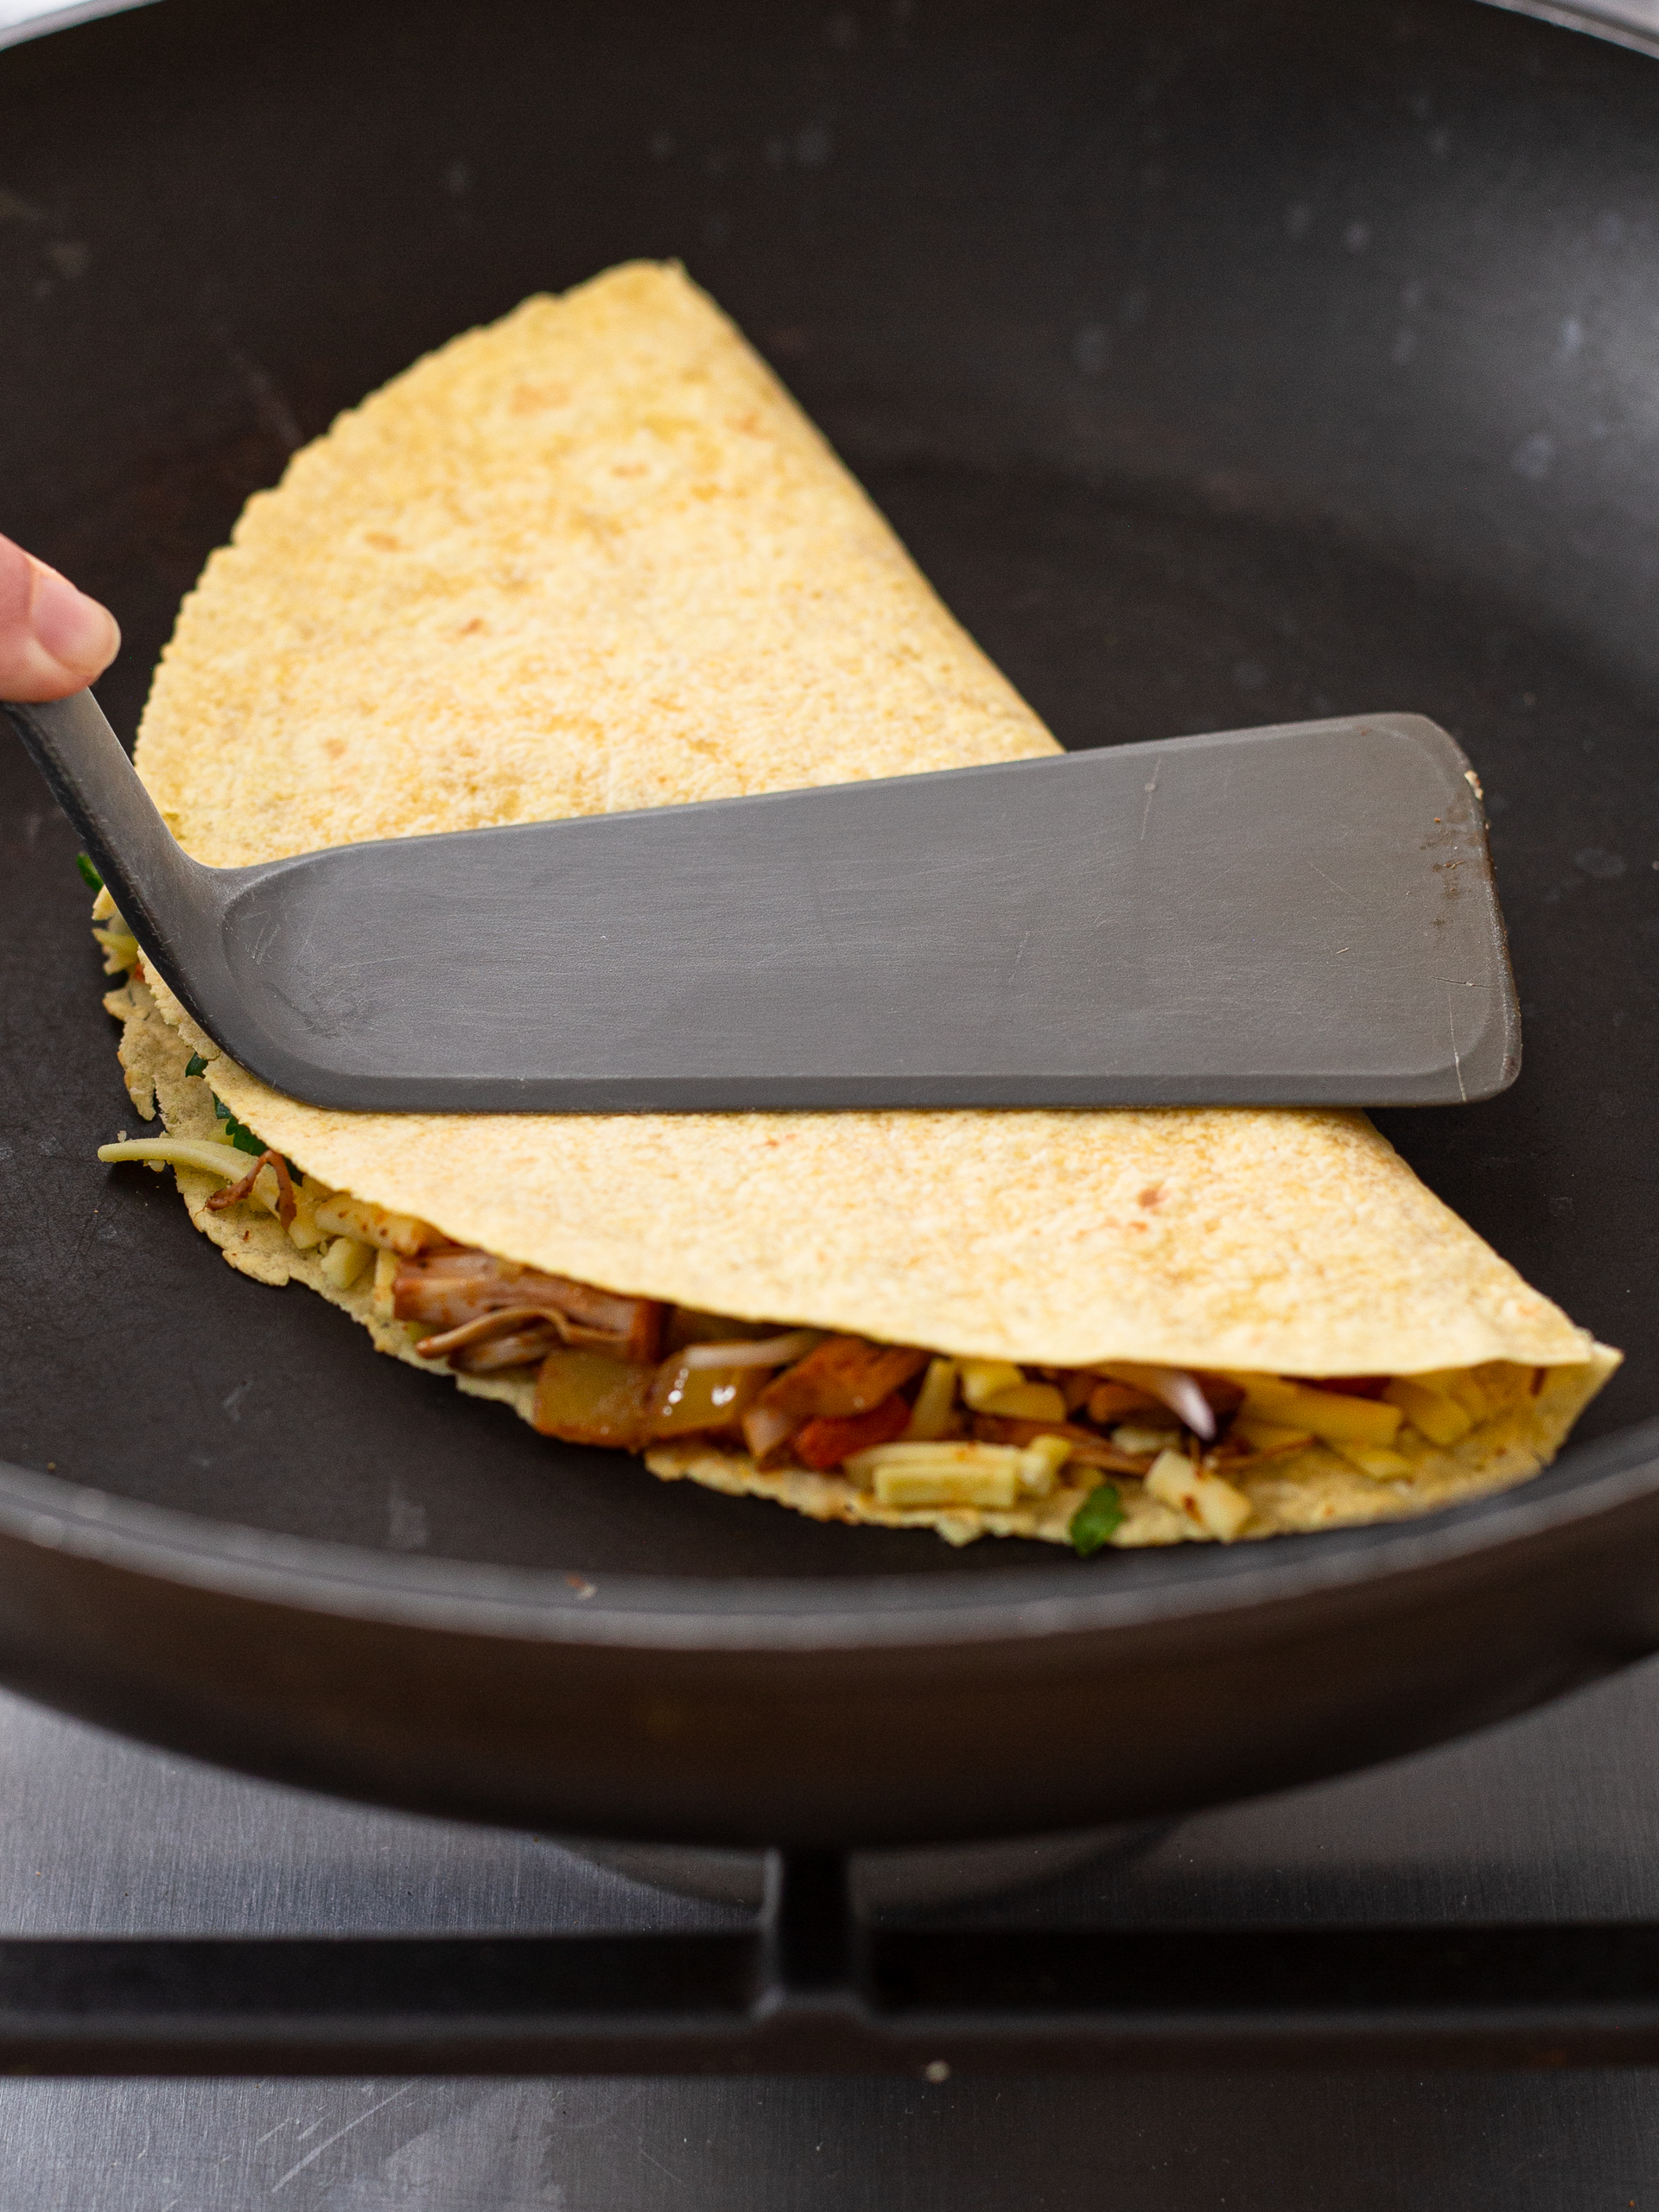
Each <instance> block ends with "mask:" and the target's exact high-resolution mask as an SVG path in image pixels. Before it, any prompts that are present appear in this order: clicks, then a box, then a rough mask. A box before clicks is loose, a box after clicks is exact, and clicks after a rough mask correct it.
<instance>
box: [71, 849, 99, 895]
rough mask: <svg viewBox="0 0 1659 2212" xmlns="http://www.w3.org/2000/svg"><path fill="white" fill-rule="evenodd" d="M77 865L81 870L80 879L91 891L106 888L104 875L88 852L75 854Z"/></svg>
mask: <svg viewBox="0 0 1659 2212" xmlns="http://www.w3.org/2000/svg"><path fill="white" fill-rule="evenodd" d="M75 866H76V867H77V868H79V870H80V880H81V881H82V882H83V883H84V884H85V885H86V888H87V889H88V890H89V891H101V890H102V889H103V888H104V879H103V877H102V876H101V875H100V874H99V872H98V870H97V869H96V868H94V867H93V866H92V861H91V859H90V857H89V856H88V855H86V853H77V854H76V855H75Z"/></svg>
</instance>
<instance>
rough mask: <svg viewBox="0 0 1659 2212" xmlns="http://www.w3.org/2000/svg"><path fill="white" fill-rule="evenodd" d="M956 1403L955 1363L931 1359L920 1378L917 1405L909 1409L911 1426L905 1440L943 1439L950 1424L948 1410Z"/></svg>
mask: <svg viewBox="0 0 1659 2212" xmlns="http://www.w3.org/2000/svg"><path fill="white" fill-rule="evenodd" d="M956 1402H957V1363H956V1361H955V1360H954V1359H930V1360H929V1362H928V1363H927V1372H926V1374H925V1376H923V1377H922V1387H921V1389H919V1390H918V1392H917V1393H916V1403H915V1405H914V1406H913V1407H912V1409H911V1415H910V1426H909V1427H907V1428H906V1431H905V1441H906V1443H921V1442H925V1441H927V1440H930V1439H932V1438H935V1437H940V1436H943V1435H944V1432H945V1430H946V1428H947V1427H949V1425H950V1409H951V1408H952V1407H953V1406H954V1405H955V1404H956Z"/></svg>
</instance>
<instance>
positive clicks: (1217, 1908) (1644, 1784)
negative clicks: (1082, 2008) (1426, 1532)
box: [0, 1662, 1659, 2212]
mask: <svg viewBox="0 0 1659 2212" xmlns="http://www.w3.org/2000/svg"><path fill="white" fill-rule="evenodd" d="M1030 1863H1031V1866H1033V1868H1037V1869H1040V1868H1041V1867H1042V1866H1044V1865H1045V1864H1048V1863H1052V1854H1046V1853H1043V1852H1041V1851H1039V1848H1038V1847H1032V1850H1031V1857H1030ZM875 1872H876V1878H877V1880H878V1881H879V1882H880V1883H881V1884H882V1885H885V1887H886V1889H887V1892H888V1893H889V1894H893V1893H895V1891H896V1890H897V1887H898V1884H897V1880H896V1876H899V1875H902V1873H903V1872H904V1870H903V1869H902V1868H901V1869H896V1870H895V1869H894V1868H893V1867H892V1866H887V1867H884V1868H881V1869H878V1870H875ZM979 1872H980V1870H979V1869H977V1868H976V1866H975V1865H974V1864H973V1861H972V1859H971V1857H963V1858H960V1859H957V1862H956V1864H955V1866H954V1869H953V1868H952V1866H950V1865H949V1864H941V1863H940V1862H936V1863H935V1865H934V1866H933V1868H932V1869H931V1874H932V1877H933V1878H934V1879H935V1880H938V1878H940V1877H941V1875H943V1877H944V1878H945V1879H947V1880H948V1879H950V1878H952V1876H953V1873H954V1877H955V1878H956V1879H957V1883H958V1885H960V1884H963V1883H971V1882H973V1881H974V1880H975V1879H976V1878H977V1876H978V1874H979ZM952 1916H953V1918H954V1919H955V1920H956V1921H957V1922H958V1923H960V1922H961V1921H962V1920H963V1918H964V1917H968V1918H972V1919H976V1920H977V1921H978V1922H980V1923H993V1924H994V1923H995V1922H996V1921H997V1920H999V1919H1009V1920H1012V1919H1015V1918H1017V1919H1019V1920H1020V1922H1022V1923H1026V1924H1027V1925H1029V1924H1031V1923H1033V1922H1038V1923H1045V1922H1046V1923H1056V1924H1059V1923H1064V1924H1079V1923H1096V1924H1098V1923H1101V1922H1103V1921H1104V1922H1111V1923H1132V1922H1136V1921H1146V1922H1155V1923H1160V1924H1162V1925H1165V1926H1169V1925H1177V1926H1194V1925H1197V1926H1203V1925H1205V1923H1228V1924H1230V1925H1232V1926H1235V1927H1236V1926H1238V1925H1240V1924H1242V1923H1249V1922H1252V1921H1255V1922H1263V1921H1265V1922H1271V1923H1276V1924H1278V1925H1281V1926H1283V1925H1286V1924H1301V1925H1315V1924H1326V1925H1329V1924H1332V1923H1341V1922H1344V1921H1349V1922H1353V1921H1366V1922H1370V1923H1373V1924H1375V1923H1378V1922H1383V1923H1395V1922H1402V1923H1413V1922H1415V1923H1421V1922H1424V1921H1441V1922H1444V1921H1452V1922H1456V1921H1458V1920H1460V1919H1467V1920H1482V1921H1487V1922H1501V1921H1516V1920H1529V1919H1534V1920H1547V1919H1601V1920H1610V1919H1612V1920H1618V1919H1627V1918H1628V1919H1637V1918H1643V1917H1645V1918H1648V1919H1655V1918H1659V1662H1655V1663H1654V1664H1652V1665H1649V1666H1646V1667H1643V1668H1641V1669H1633V1670H1632V1671H1630V1673H1628V1674H1626V1675H1623V1676H1621V1677H1619V1678H1618V1679H1617V1680H1615V1681H1612V1682H1611V1683H1608V1684H1605V1685H1604V1686H1602V1687H1600V1688H1596V1689H1594V1690H1592V1691H1587V1692H1585V1693H1583V1694H1580V1695H1579V1696H1577V1697H1574V1698H1570V1699H1567V1700H1564V1701H1562V1702H1560V1703H1559V1704H1557V1705H1555V1706H1554V1707H1550V1708H1548V1710H1546V1711H1545V1712H1543V1713H1539V1714H1535V1715H1534V1716H1532V1717H1531V1718H1529V1719H1525V1720H1522V1721H1519V1722H1516V1723H1513V1724H1511V1725H1510V1726H1506V1727H1503V1728H1501V1729H1497V1730H1494V1731H1492V1732H1490V1733H1488V1734H1486V1735H1484V1736H1481V1737H1478V1738H1473V1739H1471V1740H1469V1741H1467V1742H1465V1743H1464V1744H1462V1745H1455V1746H1452V1747H1450V1748H1447V1749H1446V1750H1443V1751H1436V1752H1433V1753H1431V1754H1428V1755H1427V1756H1426V1757H1422V1758H1415V1759H1412V1760H1408V1761H1404V1762H1402V1763H1401V1764H1397V1765H1394V1766H1390V1767H1387V1768H1382V1769H1376V1770H1372V1771H1370V1772H1369V1773H1367V1774H1364V1775H1361V1776H1358V1777H1354V1778H1352V1779H1350V1780H1348V1781H1344V1782H1342V1783H1331V1784H1327V1785H1325V1786H1323V1787H1321V1788H1319V1789H1307V1790H1301V1791H1297V1792H1294V1793H1292V1794H1290V1795H1288V1796H1281V1797H1277V1798H1273V1799H1270V1800H1265V1801H1262V1802H1258V1803H1255V1804H1252V1805H1245V1806H1238V1807H1233V1808H1229V1809H1227V1810H1224V1811H1220V1812H1215V1813H1210V1814H1205V1815H1200V1816H1198V1817H1194V1818H1192V1819H1189V1820H1186V1821H1180V1822H1178V1823H1175V1824H1173V1825H1172V1826H1169V1827H1164V1828H1156V1829H1146V1830H1141V1831H1138V1832H1136V1833H1134V1834H1119V1835H1114V1836H1110V1837H1107V1838H1104V1839H1102V1843H1101V1848H1100V1850H1099V1851H1098V1852H1097V1853H1096V1854H1095V1855H1093V1856H1091V1857H1089V1858H1087V1859H1085V1860H1084V1863H1082V1864H1081V1865H1074V1866H1072V1867H1071V1870H1070V1871H1069V1872H1065V1873H1062V1874H1060V1875H1059V1876H1058V1877H1054V1878H1049V1879H1047V1880H1046V1881H1039V1882H1038V1883H1037V1884H1036V1885H1031V1884H1029V1883H1028V1884H1027V1885H1024V1886H1022V1887H1020V1888H1019V1889H1017V1890H1013V1891H1007V1892H1005V1893H1003V1894H1001V1895H1000V1896H998V1897H995V1898H993V1899H989V1900H987V1901H985V1902H982V1904H979V1905H978V1906H976V1907H974V1908H972V1909H971V1910H969V1911H968V1912H966V1913H964V1910H963V1907H962V1906H961V1905H960V1904H957V1906H955V1907H954V1908H953V1913H952ZM725 1917H726V1910H725V1909H724V1908H722V1907H721V1906H719V1905H718V1904H709V1903H699V1902H696V1901H692V1900H689V1899H686V1898H684V1897H678V1896H675V1895H671V1894H670V1893H668V1892H665V1891H659V1890H656V1889H652V1888H650V1887H646V1886H645V1885H641V1884H639V1883H636V1882H633V1881H630V1880H626V1879H624V1878H621V1877H620V1876H619V1875H618V1874H616V1873H615V1872H607V1871H604V1870H601V1868H599V1867H596V1866H593V1865H592V1864H590V1863H588V1861H586V1860H584V1859H581V1858H578V1857H576V1856H575V1855H574V1854H573V1853H571V1852H569V1851H568V1850H565V1849H562V1848H561V1847H559V1846H558V1845H557V1844H556V1843H554V1842H553V1841H551V1840H549V1839H546V1838H541V1837H533V1836H521V1835H511V1834H499V1833H495V1832H493V1831H489V1830H485V1829H476V1828H467V1827H457V1826H451V1825H448V1824H446V1823H441V1822H436V1821H422V1820H416V1819H410V1818H404V1817H401V1816H397V1815H389V1814H384V1813H374V1812H365V1811H362V1810H359V1809H357V1808H353V1807H350V1806H346V1805H341V1804H337V1803H334V1802H330V1801H327V1800H325V1799H321V1798H316V1797H312V1796H305V1795H302V1794H301V1793H300V1792H297V1791H293V1790H288V1789H278V1788H275V1787H272V1786H270V1785H269V1784H266V1783H254V1782H248V1781H244V1780H241V1779H238V1778H237V1777H231V1776H226V1775H223V1774H219V1773H217V1772H214V1771H213V1770H209V1769H207V1768H204V1767H200V1766H196V1765H194V1764H190V1763H189V1762H188V1761H185V1760H182V1759H177V1758H167V1757H163V1756H162V1755H160V1754H158V1753H156V1752H153V1751H143V1750H140V1749H138V1748H137V1747H135V1746H133V1745H129V1744H126V1743H124V1742H121V1741H119V1740H118V1739H116V1738H112V1737H110V1736H106V1735H105V1734H102V1733H101V1732H97V1731H94V1730H92V1729H89V1728H86V1727H82V1726H78V1725H76V1724H73V1723H70V1722H68V1721H65V1720H62V1719H57V1718H56V1717H54V1716H53V1715H51V1714H48V1713H44V1712H42V1711H41V1709H39V1708H38V1707H34V1706H31V1705H29V1704H26V1703H24V1702H23V1701H22V1700H17V1699H13V1698H9V1697H0V1932H6V1933H11V1932H16V1933H22V1934H29V1935H64V1934H104V1935H133V1934H139V1933H158V1932H159V1933H172V1934H202V1933H262V1934H270V1935H278V1934H299V1933H308V1934H319V1933H348V1932H349V1933H359V1932H376V1933H381V1934H399V1933H417V1932H432V1931H441V1932H445V1933H454V1932H463V1931H464V1932H467V1933H477V1932H480V1931H484V1930H503V1931H512V1932H515V1933H518V1932H530V1931H537V1932H550V1931H556V1930H561V1929H578V1928H580V1929H606V1930H624V1929H629V1930H640V1931H645V1930H655V1929H702V1928H709V1927H711V1926H715V1925H719V1924H721V1922H722V1920H723V1919H724V1918H725ZM1016 2204H1017V2205H1020V2206H1021V2207H1026V2208H1030V2209H1031V2212H1085V2208H1086V2212H1103V2208H1108V2207H1109V2208H1110V2212H1153V2208H1156V2212H1332V2208H1334V2207H1336V2206H1338V2205H1340V2206H1341V2207H1342V2208H1343V2212H1441V2208H1446V2212H1450V2209H1451V2208H1456V2212H1488V2209H1489V2208H1490V2212H1589V2209H1590V2208H1597V2209H1598V2212H1599V2208H1603V2207H1605V2208H1607V2212H1629V2208H1630V2207H1632V2206H1637V2207H1649V2206H1654V2205H1659V2083H1656V2082H1655V2080H1654V2078H1653V2076H1652V2075H1650V2074H1649V2073H1646V2072H1642V2071H1637V2070H1632V2071H1630V2072H1612V2071H1604V2072H1585V2073H1570V2072H1567V2073H1558V2074H1551V2075H1516V2074H1510V2075H1502V2074H1491V2075H1476V2074H1456V2073H1441V2074H1432V2075H1421V2076H1419V2075H1409V2074H1404V2073H1388V2072H1369V2073H1334V2072H1333V2073H1330V2074H1318V2073H1316V2074H1300V2075H1297V2074H1268V2073H1253V2074H1235V2075H1229V2074H1219V2075H1213V2074H1212V2075H1204V2074H1190V2075H1181V2074H1165V2075H1134V2074H1123V2075H1105V2076H1100V2075H1094V2076H1081V2077H1067V2078H1064V2079H1061V2078H1058V2077H1034V2078H1033V2077H1030V2076H1027V2077H1024V2078H1003V2079H997V2078H993V2077H988V2076H979V2077H976V2078H971V2079H969V2078H965V2077H962V2078H957V2079H954V2080H947V2081H944V2082H937V2083H936V2082H928V2081H925V2080H918V2081H914V2082H909V2081H894V2080H882V2081H860V2080H853V2081H849V2080H839V2079H838V2080H814V2079H791V2078H770V2079H766V2080H761V2081H755V2080H742V2079H726V2080H695V2081H675V2080H669V2081H661V2080H658V2081H643V2080H607V2079H600V2080H580V2081H571V2080H551V2081H546V2082H524V2081H517V2082H488V2081H445V2080H413V2081H409V2080H377V2081H330V2082H295V2081H275V2082H271V2081H263V2082H262V2081H226V2082H154V2081H132V2082H107V2081H96V2080H94V2081H74V2082H63V2081H14V2082H0V2206H3V2208H4V2212H251V2208H253V2207H255V2206H259V2207H265V2206H272V2207H275V2208H277V2212H392V2208H394V2207H396V2208H400V2212H410V2209H411V2208H414V2212H531V2208H537V2212H553V2208H556V2212H656V2208H658V2207H662V2208H668V2207H673V2208H675V2212H702V2208H705V2207H707V2208H709V2212H714V2208H715V2207H719V2208H721V2212H740V2208H741V2212H830V2209H831V2208H834V2212H843V2208H854V2209H855V2208H861V2207H866V2206H868V2207H871V2208H876V2207H880V2208H881V2212H993V2208H995V2212H1005V2208H1007V2207H1010V2206H1013V2205H1016Z"/></svg>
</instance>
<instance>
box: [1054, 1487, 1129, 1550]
mask: <svg viewBox="0 0 1659 2212" xmlns="http://www.w3.org/2000/svg"><path fill="white" fill-rule="evenodd" d="M1127 1519H1128V1515H1127V1514H1126V1513H1125V1512H1124V1510H1123V1501H1122V1498H1121V1497H1119V1496H1118V1494H1117V1485H1116V1483H1102V1484H1100V1486H1099V1487H1098V1489H1096V1490H1091V1491H1090V1493H1089V1495H1088V1497H1085V1498H1084V1501H1083V1503H1082V1504H1081V1505H1080V1506H1079V1507H1078V1508H1077V1511H1076V1512H1075V1513H1074V1514H1073V1515H1072V1516H1071V1528H1070V1529H1068V1530H1067V1531H1066V1534H1067V1535H1069V1536H1070V1537H1071V1541H1072V1545H1073V1547H1074V1548H1075V1549H1076V1551H1077V1557H1078V1558H1079V1559H1087V1558H1088V1556H1089V1554H1090V1552H1097V1551H1098V1550H1099V1549H1100V1548H1101V1546H1102V1545H1103V1543H1106V1542H1107V1541H1109V1539H1110V1537H1111V1536H1112V1535H1113V1533H1114V1531H1115V1530H1116V1529H1121V1528H1122V1525H1123V1523H1124V1522H1125V1521H1126V1520H1127Z"/></svg>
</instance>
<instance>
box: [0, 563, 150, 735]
mask: <svg viewBox="0 0 1659 2212" xmlns="http://www.w3.org/2000/svg"><path fill="white" fill-rule="evenodd" d="M120 650H121V632H120V631H119V630H118V628H117V627H116V621H115V617H114V615H112V614H111V613H110V612H109V610H108V609H107V608H106V607H100V606H99V603H98V601H96V600H95V599H88V598H87V596H86V594H85V593H84V592H79V591H77V590H76V589H75V588H74V586H73V584H72V583H71V582H69V581H68V580H67V577H64V576H60V575H59V574H58V572H57V570H56V569H48V567H47V565H46V563H45V562H44V561H37V560H36V559H35V556H33V554H30V553H25V552H24V550H23V549H22V546H21V545H14V544H13V543H12V542H11V540H10V538H9V537H0V699H35V700H39V699H62V698H67V696H68V695H69V693H70V692H71V691H79V690H81V688H82V687H83V685H86V684H88V683H91V682H92V679H93V677H97V676H101V675H102V674H103V673H104V671H105V669H106V668H107V667H108V666H109V664H110V663H111V661H112V660H113V659H114V658H115V657H116V655H117V653H118V652H120Z"/></svg>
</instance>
